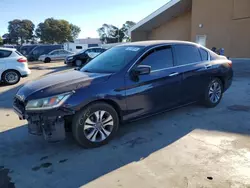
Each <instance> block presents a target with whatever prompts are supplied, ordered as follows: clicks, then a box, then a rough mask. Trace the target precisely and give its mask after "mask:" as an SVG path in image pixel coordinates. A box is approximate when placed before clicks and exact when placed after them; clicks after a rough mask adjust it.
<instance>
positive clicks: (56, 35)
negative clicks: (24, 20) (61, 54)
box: [36, 18, 81, 44]
mask: <svg viewBox="0 0 250 188" xmlns="http://www.w3.org/2000/svg"><path fill="white" fill-rule="evenodd" d="M80 31H81V29H80V28H79V27H78V26H76V25H73V24H70V23H69V22H68V21H66V20H57V19H54V18H48V19H46V20H45V21H44V22H42V23H40V24H38V26H37V29H36V36H37V37H38V38H40V40H41V42H43V43H52V44H53V43H64V42H67V41H72V40H73V39H75V38H77V36H78V34H79V33H80Z"/></svg>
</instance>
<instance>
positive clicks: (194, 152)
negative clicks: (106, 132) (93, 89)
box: [0, 62, 250, 188]
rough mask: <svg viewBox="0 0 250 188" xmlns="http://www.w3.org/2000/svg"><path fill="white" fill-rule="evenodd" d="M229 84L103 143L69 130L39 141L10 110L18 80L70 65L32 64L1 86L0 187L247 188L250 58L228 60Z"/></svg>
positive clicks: (127, 128) (124, 129) (124, 128)
mask: <svg viewBox="0 0 250 188" xmlns="http://www.w3.org/2000/svg"><path fill="white" fill-rule="evenodd" d="M233 66H234V69H235V71H236V73H235V78H234V81H233V85H232V87H231V88H230V89H229V90H228V91H227V92H226V93H225V94H224V97H223V99H222V101H221V103H220V104H219V105H218V106H217V107H216V108H213V109H208V108H205V107H203V106H201V105H198V104H195V105H191V106H188V107H184V108H181V109H177V110H174V111H171V112H166V113H163V114H160V115H157V116H154V117H151V118H147V119H144V120H140V121H137V122H134V123H130V124H126V125H124V126H122V127H121V129H120V130H119V133H118V135H117V137H116V138H115V139H114V140H113V141H111V142H110V143H109V144H108V145H106V146H103V147H101V148H96V149H88V150H86V149H83V148H81V147H79V146H78V145H77V144H76V143H75V141H74V140H73V138H72V136H71V134H69V135H68V137H67V139H66V140H65V141H62V142H59V143H53V144H51V143H46V142H45V141H44V140H43V138H42V137H37V136H31V135H29V134H28V133H27V125H26V124H27V122H26V121H20V120H19V119H18V117H17V115H15V114H14V112H13V111H12V107H11V106H12V98H13V96H14V95H15V93H16V91H17V90H18V88H19V87H21V86H22V85H23V84H24V83H26V82H28V81H30V80H34V79H37V78H39V77H40V76H43V75H46V74H58V73H60V72H62V71H71V70H69V69H70V68H68V67H65V66H64V64H63V63H62V62H58V63H50V64H33V65H30V67H31V69H32V74H31V76H29V77H27V78H25V79H22V80H21V82H20V83H19V84H18V85H15V86H4V85H2V86H0V117H1V120H0V187H1V188H7V187H21V188H24V187H25V188H33V187H36V188H42V187H47V188H50V187H51V188H57V187H61V188H64V187H66V188H67V187H81V186H83V187H88V188H91V187H93V188H98V187H102V188H103V187H108V188H113V187H129V188H140V187H143V188H153V187H157V188H161V187H162V188H172V187H176V188H177V187H178V188H179V187H181V188H182V187H184V188H186V187H188V188H193V187H203V188H210V187H211V188H216V187H218V188H231V187H233V188H234V187H235V188H236V187H237V188H239V187H242V188H243V187H244V188H245V187H250V115H249V113H250V64H249V63H244V65H243V64H241V63H240V62H237V64H236V63H235V64H234V65H233Z"/></svg>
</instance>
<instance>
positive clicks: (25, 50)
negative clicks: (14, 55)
mask: <svg viewBox="0 0 250 188" xmlns="http://www.w3.org/2000/svg"><path fill="white" fill-rule="evenodd" d="M37 46H38V45H37V44H32V45H23V46H21V47H20V49H17V51H19V52H21V54H23V55H24V56H27V55H28V54H29V53H30V52H31V51H32V50H33V49H34V48H35V47H37Z"/></svg>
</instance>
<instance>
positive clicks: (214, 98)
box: [208, 81, 222, 104]
mask: <svg viewBox="0 0 250 188" xmlns="http://www.w3.org/2000/svg"><path fill="white" fill-rule="evenodd" d="M221 95H222V88H221V85H220V83H219V82H217V81H214V82H213V83H212V84H211V86H210V88H209V93H208V96H209V99H210V101H211V102H212V103H214V104H215V103H217V102H218V101H219V100H220V98H221Z"/></svg>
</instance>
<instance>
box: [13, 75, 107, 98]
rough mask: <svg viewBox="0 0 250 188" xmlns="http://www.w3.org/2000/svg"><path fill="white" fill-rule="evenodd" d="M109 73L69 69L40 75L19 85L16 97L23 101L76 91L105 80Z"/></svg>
mask: <svg viewBox="0 0 250 188" xmlns="http://www.w3.org/2000/svg"><path fill="white" fill-rule="evenodd" d="M110 75H111V74H99V73H85V72H80V71H69V72H66V73H60V74H54V75H49V76H45V77H42V78H41V79H39V80H35V81H32V82H29V83H27V84H25V85H24V86H23V87H21V88H20V89H19V90H18V92H17V94H16V97H17V98H19V99H20V100H23V101H29V100H33V99H39V98H45V97H49V96H53V95H57V94H61V93H66V92H70V91H76V90H77V89H80V88H83V87H90V86H92V85H94V84H96V83H100V82H104V81H106V80H107V79H108V78H109V77H110Z"/></svg>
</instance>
